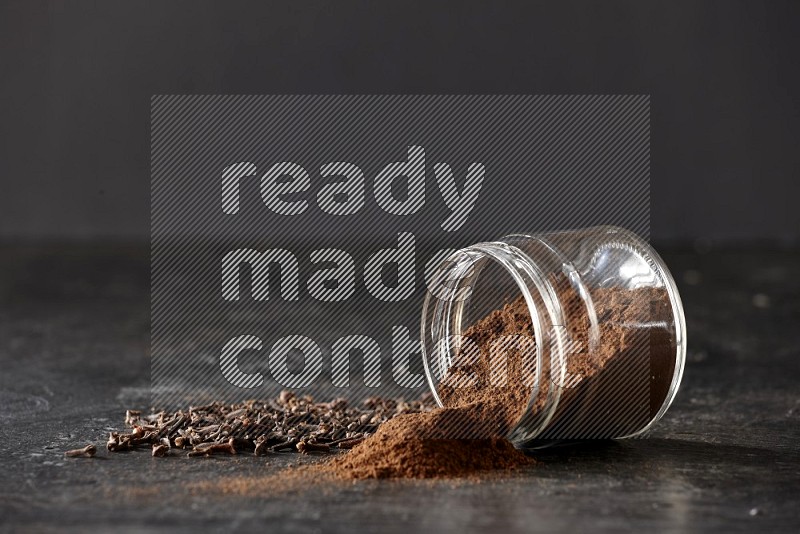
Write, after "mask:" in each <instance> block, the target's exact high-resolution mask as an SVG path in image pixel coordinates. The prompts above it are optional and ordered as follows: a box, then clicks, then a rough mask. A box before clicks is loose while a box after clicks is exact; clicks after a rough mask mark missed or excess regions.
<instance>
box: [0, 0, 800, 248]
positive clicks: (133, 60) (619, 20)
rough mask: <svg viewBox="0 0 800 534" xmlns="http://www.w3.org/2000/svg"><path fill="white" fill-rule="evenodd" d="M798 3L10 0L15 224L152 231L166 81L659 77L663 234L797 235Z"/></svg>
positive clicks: (2, 149) (4, 207) (344, 85)
mask: <svg viewBox="0 0 800 534" xmlns="http://www.w3.org/2000/svg"><path fill="white" fill-rule="evenodd" d="M798 14H800V5H798V4H796V3H788V2H762V3H756V2H668V3H658V4H656V3H655V2H633V1H632V2H602V3H590V2H549V3H539V4H530V3H522V2H519V3H514V4H513V5H511V4H509V3H505V2H492V3H490V2H484V3H476V2H447V3H444V2H418V3H412V2H394V3H389V2H375V3H369V2H360V3H354V2H341V1H336V2H332V1H331V2H320V1H317V2H286V3H276V2H217V3H210V2H197V1H192V2H152V3H139V2H96V3H95V2H63V3H62V2H49V3H46V2H37V1H12V2H3V4H2V6H0V73H2V82H1V83H0V109H2V115H1V117H2V119H1V120H0V164H1V165H2V176H3V182H2V183H3V188H2V192H1V193H0V238H6V239H12V240H18V239H24V238H36V239H43V238H44V239H52V238H70V239H74V238H78V239H87V238H103V239H107V238H124V239H136V240H139V239H141V240H144V239H147V237H148V235H149V102H150V96H151V95H153V94H167V93H169V94H185V93H215V94H216V93H222V94H241V93H246V94H250V93H259V94H262V93H303V94H306V93H308V94H314V93H458V94H461V93H471V94H483V93H519V94H535V93H557V94H562V93H606V94H623V93H624V94H651V95H652V108H651V109H652V111H651V113H652V115H651V119H652V137H651V148H652V154H651V157H652V159H651V161H652V191H651V193H652V237H653V238H654V239H656V240H660V241H666V240H669V241H684V242H685V241H690V242H696V243H701V244H704V243H719V242H723V243H725V242H730V241H741V240H744V241H749V242H752V241H762V240H769V241H771V242H776V243H778V244H796V243H797V242H798V239H799V238H800V210H798V209H796V208H792V207H791V205H790V204H791V203H792V202H796V199H797V198H798V197H800V185H799V184H800V181H799V180H798V178H797V176H796V174H797V170H798V167H799V166H798V163H800V154H799V153H798V150H797V149H798V145H799V143H798V142H799V141H800V125H799V123H798V120H797V119H798V106H797V96H796V95H797V94H798V90H799V89H800V70H798V68H797V63H796V60H797V52H796V50H797V48H798V41H799V40H800V38H798V29H799V28H798V20H800V18H798ZM529 185H530V184H526V183H525V182H524V180H521V179H517V180H513V181H512V180H509V182H508V187H507V189H506V194H507V195H508V198H509V199H515V198H517V199H518V198H520V197H521V196H522V197H523V198H525V197H526V196H529V197H530V199H531V206H532V209H533V208H534V207H535V191H534V188H532V187H529ZM487 224H488V225H491V221H487ZM366 231H369V230H366Z"/></svg>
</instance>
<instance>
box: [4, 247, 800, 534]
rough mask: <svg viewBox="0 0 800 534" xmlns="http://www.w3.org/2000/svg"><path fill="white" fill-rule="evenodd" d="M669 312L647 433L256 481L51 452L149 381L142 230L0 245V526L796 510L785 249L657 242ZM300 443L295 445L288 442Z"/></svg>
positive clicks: (349, 523)
mask: <svg viewBox="0 0 800 534" xmlns="http://www.w3.org/2000/svg"><path fill="white" fill-rule="evenodd" d="M664 256H665V259H666V260H667V263H668V264H669V265H670V266H671V268H672V269H673V273H674V274H675V275H676V278H678V281H679V284H680V287H681V290H682V295H683V298H684V303H685V307H686V312H687V323H688V327H689V347H690V350H689V358H688V362H687V367H686V373H685V378H684V383H683V386H682V389H681V392H680V394H679V396H678V398H677V400H676V402H675V404H674V405H673V407H672V409H671V410H670V411H669V412H668V414H667V415H666V417H665V418H664V419H663V420H662V422H661V423H660V424H659V426H658V427H657V430H656V431H655V433H654V435H653V437H652V438H651V439H649V440H644V441H630V442H616V443H603V444H594V445H591V446H589V445H585V446H579V447H570V448H563V449H560V450H550V451H545V452H540V453H539V454H538V457H539V459H540V463H539V465H538V466H536V467H535V468H532V469H530V470H527V471H524V472H520V473H516V474H514V475H510V476H503V477H500V478H496V479H492V480H490V481H486V482H482V483H478V482H469V481H467V482H461V483H456V484H453V483H451V482H434V483H431V482H405V481H404V482H385V481H384V482H368V483H359V484H355V485H352V486H349V485H348V486H346V487H336V488H334V489H333V490H331V489H330V488H329V489H327V490H326V489H325V488H318V487H314V482H313V481H312V480H309V482H308V485H309V488H308V490H306V491H300V492H292V493H287V494H286V495H282V494H281V493H280V492H279V491H276V492H274V494H272V495H270V496H269V497H263V496H262V497H227V496H226V497H222V496H215V495H210V494H207V493H202V492H200V493H198V492H190V491H189V488H188V485H189V484H190V483H191V482H192V481H200V480H209V479H210V480H216V479H217V478H219V477H222V476H233V475H241V474H251V475H261V474H268V473H274V472H276V471H277V470H278V469H279V468H280V467H281V466H283V465H288V464H289V463H291V462H294V461H295V460H297V458H298V456H295V455H282V456H279V457H271V458H270V459H269V460H265V459H263V458H254V457H252V456H245V455H240V456H238V457H231V458H211V459H187V458H183V457H180V458H169V459H153V458H150V456H149V454H148V453H147V452H136V453H129V454H116V455H113V456H108V455H107V453H106V452H105V451H104V450H101V451H100V452H99V454H98V457H97V458H95V459H65V458H64V457H63V451H64V450H66V449H68V448H73V447H76V446H82V445H84V444H85V443H86V442H87V441H95V442H96V443H98V445H102V443H104V441H105V436H106V433H107V431H108V430H109V429H119V428H120V425H121V423H122V419H123V416H124V410H125V408H128V407H133V406H145V407H146V404H147V399H148V395H149V391H148V382H149V374H150V370H149V360H148V357H147V351H148V280H149V273H148V262H147V255H146V248H137V247H126V246H113V247H89V246H85V245H84V246H37V247H22V246H6V247H3V248H0V340H2V346H0V362H1V363H2V373H0V453H1V454H0V465H2V472H3V477H2V480H3V484H2V486H0V517H2V519H1V520H0V521H1V522H2V523H1V524H2V527H3V529H9V530H18V529H20V530H34V531H39V530H55V529H58V528H67V529H73V530H81V529H86V528H87V527H89V528H92V529H102V530H112V529H113V530H114V531H115V532H127V531H134V530H139V529H142V528H146V529H147V530H150V531H169V532H190V531H195V530H197V529H203V530H206V529H215V530H226V531H230V530H234V531H236V530H242V531H243V530H252V529H255V528H258V529H260V530H266V531H268V532H275V531H309V530H312V531H351V530H356V529H368V530H373V531H377V530H380V531H403V532H409V531H410V532H414V531H420V530H424V531H429V530H433V531H439V532H457V531H463V530H487V531H503V530H509V531H554V530H555V531H558V530H563V531H570V532H580V531H583V530H585V529H587V528H593V529H597V530H609V531H617V530H620V529H632V530H637V531H704V532H733V531H784V532H797V531H798V530H799V529H800V447H799V446H798V439H800V333H799V332H800V330H798V321H799V320H800V280H798V275H800V253H798V252H789V251H770V250H760V251H727V252H725V251H716V252H715V251H712V252H705V253H703V254H698V253H695V252H679V251H677V252H676V251H673V252H672V253H670V252H669V251H667V252H666V253H665V254H664ZM304 461H308V460H304Z"/></svg>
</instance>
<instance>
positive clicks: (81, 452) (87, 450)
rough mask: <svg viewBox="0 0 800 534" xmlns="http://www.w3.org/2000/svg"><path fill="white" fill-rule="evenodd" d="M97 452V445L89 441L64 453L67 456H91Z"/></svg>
mask: <svg viewBox="0 0 800 534" xmlns="http://www.w3.org/2000/svg"><path fill="white" fill-rule="evenodd" d="M95 454H97V447H95V446H94V445H92V444H91V443H90V444H89V445H87V446H85V447H84V448H82V449H73V450H71V451H67V452H65V453H64V456H66V457H67V458H93V457H94V455H95Z"/></svg>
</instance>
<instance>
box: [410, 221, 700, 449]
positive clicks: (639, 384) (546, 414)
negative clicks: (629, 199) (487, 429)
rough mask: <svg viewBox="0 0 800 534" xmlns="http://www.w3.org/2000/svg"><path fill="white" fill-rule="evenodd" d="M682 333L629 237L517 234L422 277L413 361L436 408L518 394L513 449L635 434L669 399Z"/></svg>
mask: <svg viewBox="0 0 800 534" xmlns="http://www.w3.org/2000/svg"><path fill="white" fill-rule="evenodd" d="M685 331H686V326H685V319H684V315H683V308H682V305H681V301H680V297H679V295H678V292H677V289H676V287H675V283H674V280H673V279H672V276H671V275H670V273H669V271H668V270H667V268H666V266H665V264H664V262H663V260H661V258H660V257H659V256H658V254H657V253H656V252H655V251H654V250H653V249H652V247H650V246H649V244H647V243H646V242H645V241H644V240H642V239H640V238H639V237H637V236H636V235H635V234H633V233H631V232H629V231H627V230H624V229H621V228H615V227H608V226H605V227H594V228H588V229H583V230H574V231H565V232H553V233H543V234H533V235H525V234H518V235H510V236H506V237H505V238H503V239H501V240H498V241H493V242H485V243H478V244H476V245H473V246H470V247H467V248H465V249H462V250H460V251H458V252H456V253H455V254H453V255H452V256H450V257H449V258H448V259H447V260H446V261H445V262H443V264H442V265H441V266H440V267H439V269H438V270H437V271H436V272H435V273H434V274H433V275H432V276H431V278H430V280H429V292H428V295H427V297H426V299H425V304H424V306H423V315H422V346H423V361H424V365H425V371H426V375H427V378H428V382H429V385H430V387H431V390H432V392H433V394H434V397H435V398H436V400H437V402H438V403H439V404H440V405H441V406H450V405H452V404H453V401H452V399H454V398H455V397H456V396H460V398H462V399H463V398H468V395H471V394H474V396H475V398H479V397H481V396H484V397H485V396H486V395H494V394H495V392H498V393H497V395H496V396H502V395H506V393H507V392H508V390H509V389H510V388H515V389H516V390H520V389H522V391H521V395H517V397H519V398H523V399H524V402H522V403H517V406H516V407H515V408H514V411H513V413H512V416H513V417H512V420H513V422H512V423H511V424H509V425H508V430H507V434H508V437H509V438H510V439H511V440H512V441H513V442H515V443H516V444H518V445H529V444H531V443H533V442H534V441H536V440H560V439H590V438H623V437H634V436H643V435H645V434H646V433H647V431H648V430H649V429H650V428H651V427H652V426H653V425H654V424H655V423H656V422H657V421H658V420H659V419H660V418H661V417H662V416H663V414H664V413H665V412H666V410H667V408H668V407H669V405H670V404H671V402H672V400H673V399H674V397H675V394H676V393H677V390H678V386H679V384H680V381H681V376H682V373H683V365H684V360H685V354H686V336H685ZM454 377H459V379H460V382H459V381H458V380H456V381H454ZM466 378H468V379H469V380H465V379H466ZM501 386H502V387H501ZM459 388H460V389H459ZM492 388H495V389H492ZM514 393H515V394H516V393H520V391H517V392H514ZM465 395H467V397H465ZM512 397H513V395H512V396H509V397H508V398H509V399H511V398H512ZM481 398H482V397H481ZM511 402H512V401H509V403H511Z"/></svg>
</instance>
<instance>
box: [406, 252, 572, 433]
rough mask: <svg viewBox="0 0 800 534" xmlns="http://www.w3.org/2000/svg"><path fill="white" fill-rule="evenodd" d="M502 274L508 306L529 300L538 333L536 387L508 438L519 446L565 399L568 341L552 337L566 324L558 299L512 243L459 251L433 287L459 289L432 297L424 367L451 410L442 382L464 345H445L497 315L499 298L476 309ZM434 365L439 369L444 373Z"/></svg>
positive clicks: (440, 403)
mask: <svg viewBox="0 0 800 534" xmlns="http://www.w3.org/2000/svg"><path fill="white" fill-rule="evenodd" d="M489 274H491V275H492V276H489ZM498 274H501V275H502V278H503V279H504V289H505V292H501V293H500V294H503V295H504V296H505V297H507V300H506V304H507V303H508V302H509V301H508V297H510V298H511V299H512V300H514V299H519V298H522V299H523V300H524V303H525V309H526V310H527V315H528V321H529V322H530V326H531V330H532V332H533V339H532V341H533V344H534V348H533V349H532V354H531V355H530V356H531V357H532V361H533V362H534V365H533V366H532V367H533V369H532V373H531V378H530V387H529V388H526V389H525V396H526V402H525V404H524V406H523V405H520V406H519V407H518V408H517V409H516V414H515V417H514V420H513V424H510V425H509V426H508V433H507V435H506V436H505V437H507V438H508V439H509V440H510V441H511V442H512V443H514V444H515V445H518V446H519V445H522V444H524V443H525V442H527V441H530V440H531V439H533V438H534V437H535V436H536V435H537V434H539V433H540V432H541V431H542V430H543V429H544V428H545V427H546V426H547V425H548V423H549V422H550V420H551V418H552V417H553V415H554V414H555V412H556V408H557V406H558V401H559V398H560V389H561V388H559V387H556V384H561V383H563V379H564V376H565V371H566V359H565V356H564V351H563V348H562V346H561V341H562V340H561V339H560V337H559V336H558V335H555V336H554V335H553V333H552V332H551V330H553V326H552V325H554V324H556V325H558V324H563V321H561V320H560V314H561V310H560V306H559V304H558V299H557V298H555V292H554V289H553V288H552V286H551V284H550V283H549V281H547V279H546V277H545V276H544V275H543V274H542V273H541V272H537V267H536V265H535V262H533V260H532V259H531V258H530V257H528V256H527V255H525V254H524V253H523V252H522V251H521V250H519V249H517V248H516V247H514V246H511V245H508V244H506V243H502V242H487V243H478V244H476V245H472V246H470V247H467V248H464V249H461V250H459V251H456V252H455V253H453V254H452V255H451V256H449V257H448V258H447V259H445V260H444V262H443V263H442V266H441V267H440V268H439V270H438V271H437V273H436V275H435V276H434V280H433V281H432V283H434V284H435V283H436V278H437V276H440V277H442V278H445V279H447V280H449V281H450V282H454V284H452V285H451V286H450V287H449V288H448V289H447V290H445V292H444V295H442V294H439V295H438V296H437V295H434V294H433V293H432V292H431V291H428V292H427V294H426V297H425V302H424V304H423V315H422V317H423V320H422V328H421V336H422V350H423V364H424V369H425V375H426V379H427V381H428V385H429V386H430V391H431V393H432V394H433V397H434V400H435V401H436V403H437V405H438V406H439V407H448V406H450V405H448V404H445V401H444V400H443V399H442V397H441V395H440V394H439V383H440V381H441V380H440V379H441V377H442V376H444V373H445V372H446V371H447V369H448V367H447V363H448V362H453V361H454V358H455V355H456V353H457V352H458V350H459V346H458V345H457V344H455V346H454V344H452V343H450V342H448V343H445V344H442V342H441V340H442V339H451V337H452V336H461V335H463V334H464V332H465V331H466V330H467V328H468V327H469V326H471V325H472V324H474V322H475V321H476V320H479V319H480V318H483V317H485V316H486V315H488V313H490V312H492V311H494V310H497V294H498V293H494V298H493V299H492V302H491V304H490V305H489V306H488V307H486V306H484V307H481V306H480V305H475V301H474V300H473V299H478V298H479V297H480V295H479V294H478V293H479V292H480V289H481V288H482V285H481V284H489V283H492V285H496V284H497V282H498V279H499V278H501V277H500V276H498ZM442 297H443V298H442ZM430 318H432V319H433V320H430ZM554 338H555V339H554ZM437 343H438V345H439V346H438V347H436V345H437ZM482 350H483V349H482ZM433 365H438V369H436V368H434V367H433ZM437 375H438V378H437ZM559 377H560V378H559ZM515 408H516V407H515Z"/></svg>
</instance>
